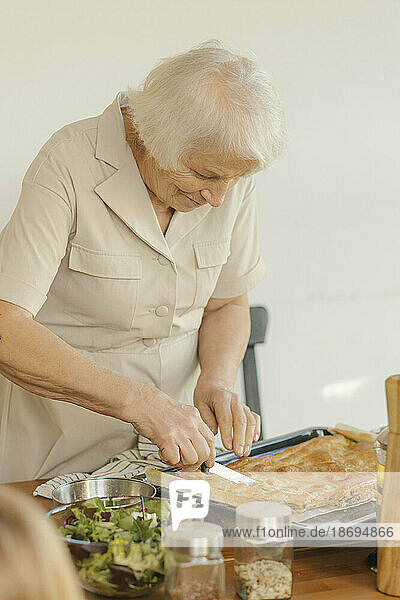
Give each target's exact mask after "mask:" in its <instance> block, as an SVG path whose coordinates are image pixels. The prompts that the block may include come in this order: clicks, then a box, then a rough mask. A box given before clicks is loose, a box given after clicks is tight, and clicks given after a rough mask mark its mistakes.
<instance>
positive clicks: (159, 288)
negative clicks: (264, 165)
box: [0, 92, 264, 481]
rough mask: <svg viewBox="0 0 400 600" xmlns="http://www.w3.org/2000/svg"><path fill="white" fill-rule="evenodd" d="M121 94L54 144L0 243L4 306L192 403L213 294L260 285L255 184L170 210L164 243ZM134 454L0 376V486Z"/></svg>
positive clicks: (112, 423) (93, 418) (71, 409)
mask: <svg viewBox="0 0 400 600" xmlns="http://www.w3.org/2000/svg"><path fill="white" fill-rule="evenodd" d="M125 101H126V95H125V93H124V92H119V93H118V94H117V96H116V97H115V100H114V101H113V102H112V104H110V105H109V106H108V107H107V108H106V109H105V111H104V112H103V113H102V114H101V115H99V116H96V117H92V118H88V119H83V120H81V121H77V122H75V123H71V124H68V125H66V126H65V127H63V128H62V129H60V130H59V131H57V132H56V133H54V135H52V136H51V138H50V139H49V140H48V141H47V142H46V143H45V144H44V146H43V147H42V148H41V150H40V151H39V153H38V155H37V156H36V157H35V159H34V160H33V162H32V164H31V165H30V167H29V168H28V171H27V172H26V174H25V177H24V179H23V183H22V190H21V195H20V198H19V202H18V205H17V207H16V209H15V211H14V213H13V215H12V217H11V219H10V221H9V223H8V224H7V226H6V227H5V229H4V230H3V232H2V233H1V236H0V298H1V299H3V300H7V301H8V302H12V303H14V304H16V305H18V306H21V307H23V308H25V309H27V310H29V311H30V312H31V313H32V314H33V315H34V317H35V319H36V320H37V321H38V322H40V323H42V324H43V325H45V326H46V327H48V328H49V329H50V330H51V331H53V332H54V333H55V334H56V335H58V336H59V337H60V338H62V339H63V340H65V341H66V342H67V343H69V344H70V345H71V346H73V347H74V348H77V349H78V350H79V351H80V352H82V353H84V354H86V355H87V356H89V357H90V358H91V359H92V360H93V361H95V362H96V363H98V364H101V365H104V366H107V367H109V368H111V369H113V370H115V371H118V372H121V373H124V374H125V375H129V376H131V377H132V378H133V379H136V380H140V381H143V382H152V383H153V384H155V385H156V386H157V387H159V388H160V389H161V390H163V391H164V392H166V393H167V394H169V395H170V396H171V397H173V398H175V399H176V400H178V401H180V402H183V403H191V402H192V395H193V390H194V386H195V384H196V380H197V377H198V374H199V366H198V360H197V343H198V330H199V327H200V325H201V321H202V316H203V309H204V307H205V305H206V304H207V301H208V300H209V298H210V297H214V298H229V297H233V296H238V295H241V294H244V293H246V292H247V291H248V290H250V289H251V288H253V287H254V286H255V285H256V284H257V283H258V281H259V280H260V279H261V278H262V276H263V272H264V266H263V261H262V258H261V257H260V253H259V244H258V234H257V214H256V201H255V181H254V177H253V176H251V177H245V178H241V179H240V180H239V181H238V183H237V184H236V185H235V186H234V187H233V188H232V189H231V190H230V191H229V192H228V193H227V195H226V198H225V200H224V203H223V205H222V206H221V207H219V208H212V207H211V206H210V205H209V204H207V205H204V206H201V207H199V208H196V209H195V210H193V211H192V212H189V213H180V212H175V213H174V215H173V217H172V220H171V222H170V224H169V227H168V230H167V233H166V235H165V237H164V235H163V233H162V231H161V229H160V226H159V223H158V220H157V217H156V214H155V212H154V209H153V206H152V204H151V201H150V198H149V195H148V192H147V189H146V187H145V185H144V183H143V180H142V179H141V176H140V173H139V170H138V168H137V164H136V162H135V160H134V158H133V155H132V152H131V149H130V147H129V145H128V144H127V142H126V140H125V129H124V124H123V118H122V114H121V108H120V107H121V106H123V105H124V103H125ZM136 443H137V434H136V432H135V431H134V429H133V428H132V426H131V425H129V424H127V423H124V422H122V421H119V420H118V419H114V418H112V417H106V416H103V415H100V414H97V413H95V412H92V411H89V410H87V409H84V408H80V407H78V406H75V405H74V404H68V403H66V402H59V401H55V400H49V399H46V398H42V397H40V396H37V395H35V394H32V393H30V392H27V391H25V390H24V389H22V388H21V387H19V386H17V385H15V384H13V383H11V382H10V381H8V380H7V379H6V378H4V377H2V376H0V481H17V480H25V479H33V478H39V477H50V476H53V475H56V474H60V473H67V472H71V471H89V472H91V471H93V470H94V469H96V468H98V467H100V466H101V465H102V464H104V463H105V462H106V461H107V460H108V458H109V457H110V456H111V455H113V454H115V453H117V452H120V451H123V450H125V449H127V448H130V447H134V446H135V445H136Z"/></svg>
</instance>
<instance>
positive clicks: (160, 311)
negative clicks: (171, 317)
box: [156, 305, 169, 317]
mask: <svg viewBox="0 0 400 600" xmlns="http://www.w3.org/2000/svg"><path fill="white" fill-rule="evenodd" d="M168 313H169V310H168V306H162V305H161V306H157V308H156V315H157V317H166V316H167V314H168Z"/></svg>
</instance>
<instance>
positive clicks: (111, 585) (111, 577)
mask: <svg viewBox="0 0 400 600" xmlns="http://www.w3.org/2000/svg"><path fill="white" fill-rule="evenodd" d="M151 499H152V497H147V498H144V500H145V501H146V500H151ZM109 500H113V499H111V498H110V499H109ZM129 500H131V502H130V503H129ZM103 501H104V500H103ZM125 501H126V503H125V504H124V506H132V505H134V504H137V502H138V501H139V502H140V498H139V499H138V498H137V497H132V498H130V499H129V498H125ZM84 502H85V500H80V501H78V502H74V503H72V504H69V505H68V506H58V507H57V508H54V509H53V510H51V511H49V512H48V513H47V515H46V517H47V518H48V519H49V520H50V521H51V522H52V523H53V525H55V527H56V528H59V527H62V526H64V525H65V522H66V521H67V520H68V519H69V518H71V517H72V519H74V515H73V512H72V509H73V508H78V507H81V506H82V505H83V504H84ZM119 508H121V507H120V506H117V507H115V506H114V507H113V506H110V505H108V507H107V511H111V510H118V509H119ZM94 510H95V509H90V508H88V509H86V511H85V512H86V514H87V515H88V516H91V514H93V513H91V511H93V512H94ZM58 539H59V540H61V541H62V542H63V543H64V544H66V545H67V547H68V549H69V552H70V555H71V558H72V561H73V563H74V565H75V567H76V568H77V572H78V577H79V582H80V584H81V586H82V587H83V588H84V589H85V590H87V591H88V592H92V593H94V594H99V595H101V596H105V597H108V598H137V597H139V596H144V595H146V594H149V593H150V592H152V591H154V590H156V589H158V588H159V587H160V586H161V585H163V582H164V576H163V575H161V574H160V575H159V576H157V580H156V581H154V582H152V583H149V584H145V585H141V586H138V585H137V580H136V578H135V576H134V573H133V571H132V569H130V568H129V567H126V566H122V565H114V564H111V565H109V566H107V567H105V569H104V576H105V581H104V582H103V583H95V582H93V581H91V580H89V579H88V577H87V575H86V573H87V572H88V569H87V568H84V565H85V562H84V561H85V559H87V558H89V557H91V558H92V559H93V560H101V559H100V556H101V555H102V554H105V553H106V552H107V550H108V542H90V541H85V540H79V539H72V538H67V537H62V536H58ZM132 586H134V587H132Z"/></svg>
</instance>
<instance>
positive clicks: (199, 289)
mask: <svg viewBox="0 0 400 600" xmlns="http://www.w3.org/2000/svg"><path fill="white" fill-rule="evenodd" d="M193 249H194V254H195V257H196V292H195V297H194V302H193V308H203V307H204V306H206V304H207V302H208V301H209V299H210V297H211V295H212V293H213V291H214V288H215V286H216V284H217V281H218V277H219V274H220V273H221V269H222V265H224V264H225V263H226V261H227V260H228V256H229V254H230V240H222V241H215V242H196V243H195V244H193Z"/></svg>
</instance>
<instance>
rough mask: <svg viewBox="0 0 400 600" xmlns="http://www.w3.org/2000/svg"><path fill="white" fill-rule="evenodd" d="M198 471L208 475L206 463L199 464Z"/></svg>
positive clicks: (208, 470)
mask: <svg viewBox="0 0 400 600" xmlns="http://www.w3.org/2000/svg"><path fill="white" fill-rule="evenodd" d="M200 471H201V472H202V473H209V472H210V469H209V467H207V465H206V463H201V465H200Z"/></svg>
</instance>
